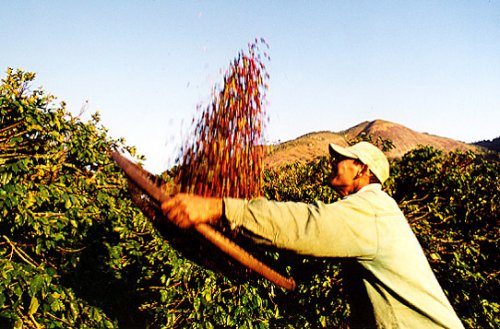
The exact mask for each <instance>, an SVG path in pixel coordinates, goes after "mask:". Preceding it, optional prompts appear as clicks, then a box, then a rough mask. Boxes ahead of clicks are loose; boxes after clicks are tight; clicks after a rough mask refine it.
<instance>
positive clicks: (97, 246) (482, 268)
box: [0, 69, 500, 328]
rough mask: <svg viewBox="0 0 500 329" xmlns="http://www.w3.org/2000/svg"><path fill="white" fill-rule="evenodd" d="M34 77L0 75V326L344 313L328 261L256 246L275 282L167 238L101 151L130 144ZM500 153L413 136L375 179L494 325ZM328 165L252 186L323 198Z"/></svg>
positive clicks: (317, 317)
mask: <svg viewBox="0 0 500 329" xmlns="http://www.w3.org/2000/svg"><path fill="white" fill-rule="evenodd" d="M34 77H35V76H34V74H32V73H25V72H22V71H13V70H10V69H9V70H8V71H7V75H6V77H5V79H4V80H3V81H2V85H1V87H0V214H1V216H0V273H1V274H0V327H1V328H68V327H78V328H186V327H187V328H236V327H237V328H329V327H335V328H339V327H345V320H346V318H347V317H348V314H349V305H348V304H347V303H346V299H345V296H344V291H343V286H342V275H341V274H342V272H341V267H340V266H339V264H337V263H336V262H332V261H326V260H321V259H306V258H297V257H296V256H294V255H289V254H287V253H284V252H280V253H277V252H276V251H273V250H263V251H261V252H262V254H263V256H264V257H269V258H272V259H273V260H274V261H273V264H275V265H276V266H277V267H278V268H279V269H281V270H282V271H285V270H286V271H288V272H290V273H291V274H292V275H293V276H294V277H295V278H296V279H297V281H298V283H299V285H298V289H297V290H296V291H294V292H288V291H284V290H282V289H281V288H278V287H276V286H274V285H273V284H271V283H269V282H267V281H265V280H261V279H254V278H252V277H251V278H250V279H249V280H247V279H244V280H241V279H240V280H238V278H234V277H231V276H229V277H225V276H223V275H222V274H220V273H215V272H213V271H210V270H207V269H204V268H202V267H200V266H199V265H197V263H195V262H193V261H190V260H188V259H186V258H185V257H183V255H181V254H180V253H179V252H177V251H176V250H175V249H173V248H172V247H171V244H170V243H168V241H167V242H166V241H165V237H164V236H162V235H160V234H159V232H158V231H157V230H156V228H155V227H153V225H152V223H151V222H150V221H149V220H147V219H146V218H145V217H144V215H143V214H142V213H141V212H140V211H139V210H138V209H137V208H136V207H135V206H134V204H133V203H132V201H131V200H130V197H129V192H128V190H127V184H126V181H125V179H124V178H123V176H122V173H121V171H120V170H119V168H117V166H116V165H115V164H114V163H113V162H112V160H111V159H110V158H109V156H108V151H109V150H110V149H119V150H122V151H127V152H129V153H131V154H132V155H133V156H134V153H135V152H134V151H135V150H134V148H133V147H129V146H126V145H125V141H124V140H121V139H119V140H113V139H112V138H110V137H109V136H108V135H107V131H106V129H105V128H103V127H101V126H99V115H98V114H95V115H93V116H92V118H91V120H89V121H88V122H82V121H81V120H80V119H79V118H78V117H73V116H71V115H70V114H68V113H66V111H65V107H64V104H59V105H57V104H55V98H54V97H52V96H50V95H46V94H45V93H44V92H43V91H42V90H40V89H35V90H31V87H30V84H31V83H32V81H33V79H34ZM380 142H381V143H385V145H389V144H388V143H387V141H380ZM136 160H139V161H140V160H142V158H141V157H136ZM499 163H500V162H499V160H498V158H496V159H491V158H489V159H488V160H486V159H483V158H482V157H481V156H479V155H476V154H473V153H460V152H454V153H447V154H445V153H443V152H441V151H437V150H434V149H431V148H421V149H418V150H414V151H411V152H409V153H407V154H406V155H405V156H404V157H403V158H402V159H401V160H399V161H396V162H394V163H393V166H392V168H393V171H392V175H391V178H390V180H389V182H388V183H387V184H386V190H387V191H388V192H389V193H390V194H392V195H393V196H394V197H395V198H396V200H397V201H398V202H399V204H400V205H401V207H402V209H403V210H404V211H405V213H406V214H407V215H408V216H407V217H408V219H409V221H410V223H411V225H412V227H413V229H414V230H415V232H416V234H417V236H418V238H419V239H420V241H421V243H422V246H423V247H424V250H425V252H426V254H427V256H428V258H429V259H430V260H431V266H432V267H433V270H434V271H435V272H436V275H437V276H438V279H439V281H440V282H441V284H442V286H443V287H444V289H445V290H446V293H447V295H448V296H449V298H450V301H451V302H452V304H453V305H454V307H455V309H456V310H457V312H458V313H459V315H460V317H461V318H462V320H463V321H464V323H465V324H466V326H468V327H471V328H476V327H482V328H488V327H490V328H496V327H498V326H499V323H498V318H499V317H498V313H499V305H498V302H497V301H496V299H495V297H496V296H498V295H499V291H498V283H497V282H498V277H497V272H498V260H497V257H496V253H497V252H496V251H497V250H498V241H497V240H498V238H497V235H498V231H499V227H498V220H497V219H498V218H500V216H499V213H498V212H499V211H498V204H499V202H500V200H499V194H500V191H499V188H500V187H499V185H498V177H499V169H500V165H499ZM329 170H330V168H329V166H328V161H327V159H325V158H323V159H319V160H317V161H314V162H312V163H310V164H307V165H303V164H290V165H287V166H284V167H282V168H278V169H276V170H269V171H267V172H266V174H265V181H266V189H265V195H266V196H267V197H268V198H271V199H275V200H281V201H304V202H314V201H315V200H321V201H324V202H333V201H335V200H336V199H337V198H338V196H337V195H336V194H335V193H334V192H333V191H332V190H330V189H329V188H328V187H326V186H325V184H324V178H325V176H326V174H327V173H328V172H329ZM165 179H171V178H170V177H165ZM247 281H248V282H247ZM241 282H244V283H241Z"/></svg>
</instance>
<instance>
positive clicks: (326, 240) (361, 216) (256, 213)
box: [224, 184, 463, 328]
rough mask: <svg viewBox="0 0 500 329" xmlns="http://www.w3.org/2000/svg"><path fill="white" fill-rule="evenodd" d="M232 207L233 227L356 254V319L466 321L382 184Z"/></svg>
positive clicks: (318, 250) (236, 202)
mask: <svg viewBox="0 0 500 329" xmlns="http://www.w3.org/2000/svg"><path fill="white" fill-rule="evenodd" d="M224 213H225V217H226V218H227V220H228V221H229V223H230V225H231V227H233V228H236V227H244V228H245V229H246V230H248V231H250V232H252V233H253V234H255V235H256V236H258V237H260V240H259V241H260V242H264V243H269V244H272V245H274V246H277V247H279V248H283V249H287V250H292V251H295V252H297V253H299V254H303V255H311V256H318V257H338V258H349V259H352V260H353V266H349V269H350V270H353V271H354V272H353V273H355V277H353V278H352V279H353V280H354V286H356V285H357V286H358V287H355V289H356V290H358V291H362V293H361V294H357V295H356V296H352V297H355V298H352V299H353V301H352V302H351V309H352V316H351V322H352V325H353V327H358V326H359V327H378V328H463V325H462V323H461V322H460V320H459V319H458V317H457V315H456V314H455V312H454V310H453V308H452V307H451V305H450V303H449V302H448V299H447V298H446V296H445V294H444V292H443V290H442V289H441V287H440V285H439V283H438V281H437V280H436V277H435V276H434V274H433V273H432V270H431V268H430V266H429V263H428V262H427V259H426V258H425V255H424V253H423V251H422V248H421V246H420V244H419V243H418V241H417V239H416V237H415V235H414V234H413V232H412V230H411V228H410V226H409V225H408V222H407V221H406V219H405V217H404V215H403V213H402V212H401V210H400V209H399V207H398V205H397V204H396V202H395V201H394V199H392V198H391V197H390V196H389V195H387V194H386V193H385V192H383V191H382V189H381V186H380V184H370V185H368V186H365V187H364V188H363V189H361V190H360V191H358V192H357V193H354V194H352V195H349V196H347V197H346V198H344V199H342V200H340V201H338V202H334V203H332V204H324V203H322V202H316V203H314V204H305V203H297V202H274V201H269V200H266V199H263V198H259V199H254V200H250V201H247V200H241V199H232V198H225V199H224ZM360 289H361V290H360ZM362 296H365V298H363V297H362Z"/></svg>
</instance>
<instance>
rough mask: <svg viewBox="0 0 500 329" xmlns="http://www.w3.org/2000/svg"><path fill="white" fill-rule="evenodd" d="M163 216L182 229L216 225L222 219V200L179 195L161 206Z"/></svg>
mask: <svg viewBox="0 0 500 329" xmlns="http://www.w3.org/2000/svg"><path fill="white" fill-rule="evenodd" d="M161 209H162V210H163V214H164V215H165V216H166V217H167V218H168V219H169V220H171V221H172V222H173V223H175V224H176V225H177V226H179V227H181V228H188V227H191V226H193V225H197V224H201V223H209V224H215V223H217V222H218V221H219V219H220V218H221V217H222V214H223V209H222V199H220V198H205V197H201V196H197V195H192V194H185V193H178V194H176V195H175V196H174V197H172V198H171V199H169V200H168V201H165V202H163V203H162V205H161Z"/></svg>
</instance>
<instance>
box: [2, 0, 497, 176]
mask: <svg viewBox="0 0 500 329" xmlns="http://www.w3.org/2000/svg"><path fill="white" fill-rule="evenodd" d="M0 8H1V11H0V24H1V25H0V26H1V35H2V40H1V42H0V68H1V70H2V72H1V73H2V74H1V77H2V78H3V77H5V71H6V70H7V68H8V67H12V68H22V69H24V70H26V71H31V72H35V73H37V79H36V81H35V84H34V87H39V86H42V87H43V88H44V90H46V91H47V92H48V93H50V94H53V95H55V96H57V97H58V100H60V101H65V102H66V103H67V105H68V110H69V111H70V112H71V113H73V114H75V115H77V114H78V113H79V112H80V110H81V108H82V106H84V104H86V108H87V110H86V112H85V114H84V115H83V119H84V120H85V121H86V120H87V118H88V117H89V116H90V115H91V114H93V113H94V112H96V111H99V112H100V113H101V115H102V124H103V125H104V126H105V127H107V128H109V133H110V135H111V136H113V137H115V138H118V137H125V139H126V140H127V143H128V144H130V145H135V146H137V148H138V151H139V153H141V154H144V155H146V157H147V159H148V160H147V162H146V166H147V168H148V169H150V170H152V171H154V172H160V171H161V170H163V169H166V168H167V166H168V165H170V164H171V163H172V159H173V157H174V156H175V155H176V154H177V152H178V149H179V144H180V142H181V140H183V139H184V138H186V135H187V133H188V132H189V128H190V123H191V120H192V119H193V117H196V113H197V112H196V107H197V106H198V105H201V106H202V107H204V106H206V105H208V104H209V103H210V101H211V91H212V89H213V87H214V86H215V85H216V84H220V83H221V81H222V77H223V72H224V71H225V70H226V69H227V68H228V67H229V63H230V61H231V60H232V59H234V58H235V57H236V56H237V54H238V53H239V52H240V51H241V50H246V49H247V44H248V43H249V42H250V41H252V40H254V39H255V38H256V37H257V38H261V37H262V38H264V39H265V40H266V41H267V43H268V44H269V46H270V49H269V54H270V56H271V61H270V62H269V63H267V70H268V73H269V74H270V80H269V91H268V101H269V105H268V107H267V113H268V116H269V119H270V121H269V123H268V125H267V133H266V139H267V140H268V141H269V142H277V141H286V140H290V139H294V138H296V137H299V136H301V135H303V134H306V133H309V132H313V131H320V130H328V131H335V132H336V131H340V130H344V129H347V128H350V127H352V126H354V125H356V124H358V123H360V122H362V121H366V120H374V119H383V120H388V121H392V122H396V123H399V124H402V125H405V126H407V127H409V128H411V129H413V130H416V131H419V132H427V133H431V134H434V135H438V136H443V137H449V138H453V139H457V140H460V141H465V142H474V141H478V140H483V139H493V138H495V137H498V136H500V128H499V127H500V1H498V0H491V1H488V0H475V1H470V0H463V1H461V0H453V1H451V0H450V1H446V0H443V1H435V0H432V1H421V0H419V1H368V0H367V1H356V0H353V1H348V0H345V1H337V0H331V1H305V0H304V1H294V0H289V1H261V0H252V1H237V0H236V1H235V0H232V1H229V0H227V1H222V0H214V1H180V0H179V1H166V0H165V1H160V0H156V1H153V0H142V1H138V0H137V1H126V0H121V1H116V0H115V1H113V0H107V1H97V0H96V1H67V0H60V1H55V0H52V1H51V0H45V1H32V0H22V1H21V0H20V1H11V0H0Z"/></svg>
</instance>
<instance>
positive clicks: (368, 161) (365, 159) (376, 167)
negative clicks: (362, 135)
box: [329, 142, 389, 183]
mask: <svg viewBox="0 0 500 329" xmlns="http://www.w3.org/2000/svg"><path fill="white" fill-rule="evenodd" d="M329 149H330V154H331V155H332V156H335V155H336V154H340V155H341V156H343V157H346V158H350V159H358V160H359V161H361V162H362V163H364V164H365V165H367V166H368V168H369V169H370V171H371V172H372V173H373V174H374V175H375V176H376V177H377V178H378V180H379V181H380V183H384V182H385V181H386V180H387V178H389V161H388V160H387V157H386V156H385V154H384V152H382V151H381V150H380V149H379V148H378V147H376V146H375V145H373V144H371V143H368V142H359V143H357V144H354V145H353V146H349V147H342V146H339V145H335V144H330V146H329Z"/></svg>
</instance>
